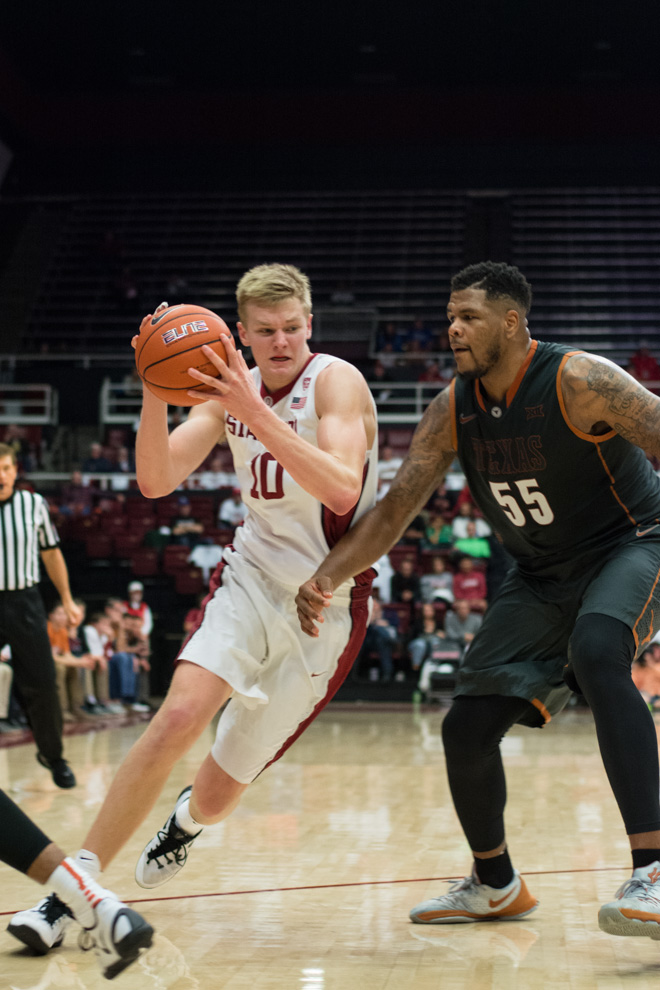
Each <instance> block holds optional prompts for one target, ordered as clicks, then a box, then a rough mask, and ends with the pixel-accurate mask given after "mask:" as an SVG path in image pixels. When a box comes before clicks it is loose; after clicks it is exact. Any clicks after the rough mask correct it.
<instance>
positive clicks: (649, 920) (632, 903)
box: [598, 860, 660, 939]
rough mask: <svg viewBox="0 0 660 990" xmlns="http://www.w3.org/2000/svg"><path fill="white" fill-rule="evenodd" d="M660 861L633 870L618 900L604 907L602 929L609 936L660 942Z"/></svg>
mask: <svg viewBox="0 0 660 990" xmlns="http://www.w3.org/2000/svg"><path fill="white" fill-rule="evenodd" d="M659 880H660V861H658V860H656V861H655V863H651V864H650V866H644V867H642V868H641V869H638V870H633V875H632V877H631V878H630V880H626V882H625V883H624V884H622V885H621V887H619V889H618V890H617V892H616V900H614V901H610V902H609V904H603V906H602V908H601V909H600V911H599V912H598V925H599V927H600V928H601V930H602V931H604V932H607V934H608V935H647V936H648V937H649V938H656V939H660V883H658V881H659Z"/></svg>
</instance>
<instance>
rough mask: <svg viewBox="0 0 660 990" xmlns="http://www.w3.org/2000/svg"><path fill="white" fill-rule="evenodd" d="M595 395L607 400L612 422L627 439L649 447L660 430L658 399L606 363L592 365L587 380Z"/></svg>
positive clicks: (639, 445) (608, 417) (588, 386)
mask: <svg viewBox="0 0 660 990" xmlns="http://www.w3.org/2000/svg"><path fill="white" fill-rule="evenodd" d="M585 382H586V386H587V388H588V389H589V391H591V392H595V393H596V395H600V396H601V397H602V398H603V399H605V400H606V412H607V414H608V416H607V419H608V422H609V423H610V424H611V425H612V426H613V428H614V429H615V430H616V432H617V433H619V434H620V435H621V436H622V437H624V438H625V439H626V440H629V441H630V442H631V443H634V444H637V446H638V447H646V445H647V444H648V441H649V436H650V435H653V434H655V435H657V433H658V430H659V428H660V404H659V403H658V400H657V397H656V396H654V395H652V393H651V392H648V391H647V390H646V389H645V388H644V387H643V386H641V385H639V384H638V383H637V382H636V381H634V380H632V379H630V378H628V377H627V376H626V375H623V374H621V373H620V372H619V371H618V370H617V369H616V368H610V367H609V366H608V365H606V364H600V363H599V362H592V363H590V364H589V368H588V371H587V375H586V378H585Z"/></svg>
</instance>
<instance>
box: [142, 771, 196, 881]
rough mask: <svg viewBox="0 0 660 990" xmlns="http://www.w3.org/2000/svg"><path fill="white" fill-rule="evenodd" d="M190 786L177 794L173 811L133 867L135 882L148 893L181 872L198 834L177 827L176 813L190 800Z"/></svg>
mask: <svg viewBox="0 0 660 990" xmlns="http://www.w3.org/2000/svg"><path fill="white" fill-rule="evenodd" d="M191 791H192V787H184V789H183V790H182V791H181V793H180V794H179V797H178V798H177V802H176V804H175V805H174V810H173V812H172V814H171V815H170V817H169V818H168V819H167V821H166V822H165V824H164V826H163V827H162V829H161V830H160V831H159V832H158V833H157V834H156V836H155V838H153V839H152V840H151V842H150V843H149V844H148V845H146V846H145V847H144V849H143V851H142V855H141V856H140V858H139V860H138V861H137V866H136V867H135V880H136V883H138V884H139V885H140V887H145V888H146V889H147V890H151V889H152V888H153V887H160V885H161V884H163V883H167V881H168V880H171V879H172V877H173V876H176V874H177V873H178V872H179V870H182V869H183V867H184V866H185V865H186V860H187V859H188V851H189V849H190V847H191V846H192V844H193V842H194V841H195V839H196V838H197V836H198V835H199V834H200V832H201V831H202V829H201V828H200V830H199V832H195V834H194V835H191V834H190V833H189V832H184V830H183V829H181V828H179V827H178V825H177V824H176V813H177V810H178V809H179V807H180V806H181V805H182V804H183V802H184V801H185V800H186V799H187V798H188V797H190V793H191Z"/></svg>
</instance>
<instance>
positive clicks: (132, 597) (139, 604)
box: [122, 581, 154, 640]
mask: <svg viewBox="0 0 660 990" xmlns="http://www.w3.org/2000/svg"><path fill="white" fill-rule="evenodd" d="M122 605H123V608H124V614H125V615H137V616H138V618H139V619H140V622H141V626H140V631H141V632H142V635H143V636H146V638H147V640H148V639H149V636H150V635H151V632H152V629H153V627H154V617H153V613H152V611H151V609H150V608H149V606H148V605H147V603H146V602H145V600H144V585H143V584H142V582H141V581H131V583H130V584H129V586H128V598H127V599H126V601H125V602H122Z"/></svg>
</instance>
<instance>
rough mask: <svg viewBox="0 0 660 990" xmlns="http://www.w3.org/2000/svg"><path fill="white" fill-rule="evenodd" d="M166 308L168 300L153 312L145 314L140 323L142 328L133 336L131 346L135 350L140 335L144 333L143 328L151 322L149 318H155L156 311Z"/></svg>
mask: <svg viewBox="0 0 660 990" xmlns="http://www.w3.org/2000/svg"><path fill="white" fill-rule="evenodd" d="M164 309H167V303H166V302H162V303H160V305H159V306H156V309H155V310H154V311H153V313H147V315H146V316H145V318H144V319H143V320H142V323H141V324H140V329H139V330H138V332H137V333H136V334H135V336H134V337H132V338H131V347H132V348H133V350H135V348H136V347H137V340H138V337H139V336H140V334H141V333H142V330H143V329H144V327H146V325H147V323H148V322H149V320H152V319H153V318H154V316H155V315H156V313H162V312H163V310H164Z"/></svg>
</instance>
